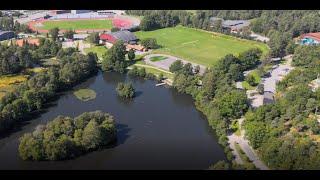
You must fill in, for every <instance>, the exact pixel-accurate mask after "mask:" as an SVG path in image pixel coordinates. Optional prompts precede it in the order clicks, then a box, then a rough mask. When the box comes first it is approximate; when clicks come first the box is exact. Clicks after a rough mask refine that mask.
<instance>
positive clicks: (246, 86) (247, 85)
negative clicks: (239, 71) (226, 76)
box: [242, 70, 261, 90]
mask: <svg viewBox="0 0 320 180" xmlns="http://www.w3.org/2000/svg"><path fill="white" fill-rule="evenodd" d="M249 74H251V75H253V77H254V79H255V82H256V84H259V83H260V82H261V77H260V76H259V74H258V72H257V71H256V70H254V71H252V72H251V73H249ZM242 86H243V88H244V89H247V90H253V89H255V88H256V87H254V86H251V85H250V84H249V83H248V82H247V81H243V82H242Z"/></svg>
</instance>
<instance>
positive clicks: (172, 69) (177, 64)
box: [169, 60, 183, 73]
mask: <svg viewBox="0 0 320 180" xmlns="http://www.w3.org/2000/svg"><path fill="white" fill-rule="evenodd" d="M182 68H183V63H182V61H181V60H176V61H175V62H173V63H172V64H171V65H170V67H169V71H170V72H173V73H175V72H177V71H180V70H182Z"/></svg>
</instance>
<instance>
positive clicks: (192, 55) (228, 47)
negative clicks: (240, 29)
mask: <svg viewBox="0 0 320 180" xmlns="http://www.w3.org/2000/svg"><path fill="white" fill-rule="evenodd" d="M135 34H136V35H137V36H138V37H139V39H144V38H156V39H157V42H158V44H160V45H161V46H162V47H161V48H160V49H157V50H155V51H153V52H154V53H163V54H170V55H173V56H177V57H180V58H183V59H186V60H189V61H191V62H194V63H198V64H202V65H205V66H211V65H214V64H215V63H216V62H217V60H218V59H220V58H222V57H224V56H225V55H227V54H230V53H231V54H234V55H238V54H239V53H241V52H243V51H246V50H248V49H251V48H260V49H261V50H262V51H263V53H264V54H266V53H267V52H268V51H269V48H268V46H267V45H265V44H263V43H260V42H256V41H249V40H244V39H239V38H235V37H232V36H228V35H223V34H212V33H208V32H204V31H200V30H196V29H192V28H186V27H182V26H177V27H174V28H164V29H159V30H155V31H147V32H143V31H139V32H136V33H135Z"/></svg>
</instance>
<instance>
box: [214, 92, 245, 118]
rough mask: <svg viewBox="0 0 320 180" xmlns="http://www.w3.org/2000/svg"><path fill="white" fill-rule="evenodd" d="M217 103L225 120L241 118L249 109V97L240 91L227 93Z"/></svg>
mask: <svg viewBox="0 0 320 180" xmlns="http://www.w3.org/2000/svg"><path fill="white" fill-rule="evenodd" d="M215 102H216V104H217V106H218V108H219V111H220V113H221V115H222V116H223V117H225V118H240V117H241V116H242V115H243V114H244V113H245V112H246V110H247V109H248V101H247V95H246V93H245V92H244V91H240V90H232V91H229V92H225V94H224V95H223V96H221V97H218V98H217V99H216V100H215Z"/></svg>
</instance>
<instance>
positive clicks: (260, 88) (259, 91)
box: [257, 84, 264, 95]
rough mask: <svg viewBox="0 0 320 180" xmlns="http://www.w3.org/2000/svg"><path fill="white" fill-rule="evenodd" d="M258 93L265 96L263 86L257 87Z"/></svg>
mask: <svg viewBox="0 0 320 180" xmlns="http://www.w3.org/2000/svg"><path fill="white" fill-rule="evenodd" d="M257 91H258V93H259V94H261V95H263V94H264V85H263V84H259V85H258V86H257Z"/></svg>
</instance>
